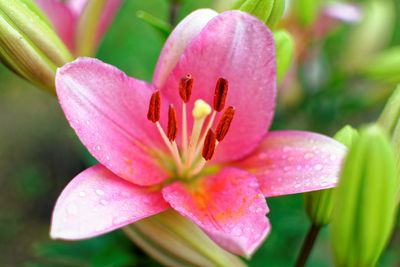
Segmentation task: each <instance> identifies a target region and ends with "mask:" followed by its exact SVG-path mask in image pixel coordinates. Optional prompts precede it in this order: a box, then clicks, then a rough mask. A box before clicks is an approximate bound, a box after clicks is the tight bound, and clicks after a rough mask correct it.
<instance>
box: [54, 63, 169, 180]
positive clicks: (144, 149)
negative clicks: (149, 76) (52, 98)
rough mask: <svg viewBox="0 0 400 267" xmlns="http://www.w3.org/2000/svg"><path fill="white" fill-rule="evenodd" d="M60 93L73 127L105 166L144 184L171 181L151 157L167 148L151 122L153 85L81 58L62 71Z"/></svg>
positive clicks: (113, 68) (59, 84)
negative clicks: (148, 112) (150, 101)
mask: <svg viewBox="0 0 400 267" xmlns="http://www.w3.org/2000/svg"><path fill="white" fill-rule="evenodd" d="M56 88H57V94H58V97H59V101H60V104H61V107H62V109H63V110H64V113H65V115H66V116H67V119H68V121H69V123H70V125H71V126H72V128H74V130H75V131H76V133H77V135H78V136H79V138H80V140H81V141H82V143H83V144H84V145H85V146H86V147H87V148H88V150H89V151H90V153H91V154H92V155H93V156H94V157H95V158H96V159H97V160H98V161H99V162H100V163H102V164H104V165H105V166H106V167H107V168H108V169H110V170H111V171H113V172H114V173H115V174H116V175H118V176H120V177H122V178H124V179H126V180H128V181H131V182H133V183H136V184H140V185H151V184H156V183H159V182H161V181H162V180H164V179H165V178H166V177H167V174H166V173H165V171H163V170H162V169H161V168H160V166H159V165H158V163H157V162H156V160H155V159H154V155H152V154H151V153H153V154H154V151H153V150H152V149H153V148H157V149H158V150H160V149H163V148H164V146H163V143H162V142H161V138H160V135H159V133H158V131H157V130H156V127H155V125H154V124H152V123H151V122H150V121H148V120H147V110H148V104H149V99H150V96H151V93H152V90H151V88H150V86H149V85H147V84H146V83H145V82H142V81H139V80H136V79H133V78H130V77H128V76H126V75H125V74H124V73H123V72H122V71H120V70H118V69H117V68H115V67H113V66H111V65H108V64H105V63H103V62H101V61H99V60H97V59H89V58H80V59H77V60H75V61H74V62H72V63H69V64H67V65H65V66H64V67H62V68H61V69H59V70H58V72H57V75H56ZM163 113H166V112H163ZM144 174H146V175H144Z"/></svg>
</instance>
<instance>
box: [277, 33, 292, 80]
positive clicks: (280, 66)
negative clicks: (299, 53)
mask: <svg viewBox="0 0 400 267" xmlns="http://www.w3.org/2000/svg"><path fill="white" fill-rule="evenodd" d="M274 40H275V46H276V67H277V70H276V72H277V77H278V83H280V82H281V81H282V80H283V78H284V77H285V75H286V72H287V71H288V69H289V67H290V65H291V64H292V61H293V55H294V41H293V37H292V36H291V35H290V33H288V32H287V31H285V30H279V31H275V32H274Z"/></svg>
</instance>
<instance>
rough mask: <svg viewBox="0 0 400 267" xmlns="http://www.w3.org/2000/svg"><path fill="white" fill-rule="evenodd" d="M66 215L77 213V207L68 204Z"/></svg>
mask: <svg viewBox="0 0 400 267" xmlns="http://www.w3.org/2000/svg"><path fill="white" fill-rule="evenodd" d="M67 213H68V214H69V215H76V214H77V213H78V207H77V206H76V205H75V204H73V203H70V204H68V206H67Z"/></svg>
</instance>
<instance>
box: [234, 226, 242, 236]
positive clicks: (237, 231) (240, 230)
mask: <svg viewBox="0 0 400 267" xmlns="http://www.w3.org/2000/svg"><path fill="white" fill-rule="evenodd" d="M232 234H233V235H235V236H239V235H241V234H242V229H240V227H238V226H236V227H235V228H233V229H232Z"/></svg>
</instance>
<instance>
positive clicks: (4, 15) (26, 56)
mask: <svg viewBox="0 0 400 267" xmlns="http://www.w3.org/2000/svg"><path fill="white" fill-rule="evenodd" d="M0 59H1V60H2V61H3V62H4V63H5V64H6V65H7V66H8V67H9V68H10V69H11V70H13V71H14V72H15V73H17V74H18V75H20V76H22V77H23V78H25V79H27V80H29V81H31V82H32V83H34V84H36V85H39V86H40V87H42V88H45V89H47V90H49V91H52V92H53V91H54V77H55V72H56V69H57V67H58V66H62V65H64V64H65V63H67V62H68V61H71V60H72V56H71V54H70V53H69V51H68V49H67V48H66V47H65V45H64V43H63V42H62V41H61V40H60V39H59V38H58V36H57V34H56V33H55V32H54V31H53V30H52V28H51V27H50V25H49V24H48V22H47V20H45V19H43V15H41V13H40V11H39V10H38V9H37V8H36V7H35V6H34V4H33V3H32V2H31V1H29V0H0Z"/></svg>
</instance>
